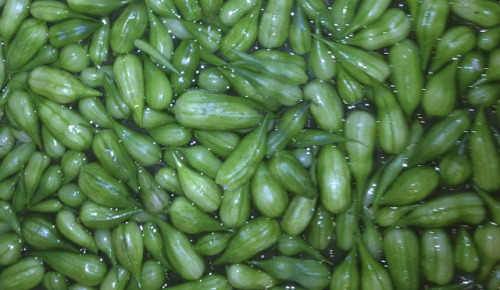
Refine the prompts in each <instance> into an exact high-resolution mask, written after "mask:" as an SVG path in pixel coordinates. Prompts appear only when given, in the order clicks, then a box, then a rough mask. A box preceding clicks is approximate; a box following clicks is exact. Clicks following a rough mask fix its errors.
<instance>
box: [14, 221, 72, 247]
mask: <svg viewBox="0 0 500 290" xmlns="http://www.w3.org/2000/svg"><path fill="white" fill-rule="evenodd" d="M21 233H22V236H23V237H24V242H25V243H26V244H27V245H29V246H31V247H33V248H35V249H37V250H55V249H58V250H70V251H74V250H75V248H74V246H73V245H72V244H71V243H70V242H69V241H67V240H66V239H64V238H63V236H62V235H61V233H59V231H58V230H57V228H56V226H55V224H54V223H53V222H52V221H51V220H49V219H48V218H45V217H42V216H40V215H32V216H29V217H27V218H26V219H25V220H24V221H23V223H22V227H21Z"/></svg>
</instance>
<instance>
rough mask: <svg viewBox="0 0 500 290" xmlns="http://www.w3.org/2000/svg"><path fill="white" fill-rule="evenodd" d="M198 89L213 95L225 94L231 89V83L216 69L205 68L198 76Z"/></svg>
mask: <svg viewBox="0 0 500 290" xmlns="http://www.w3.org/2000/svg"><path fill="white" fill-rule="evenodd" d="M198 87H199V88H200V89H202V90H205V91H210V92H213V93H225V92H227V91H229V89H231V83H230V81H229V80H228V78H227V77H226V76H225V75H224V73H223V72H221V71H220V70H219V68H217V67H214V66H212V67H207V68H204V69H202V70H201V71H200V74H199V75H198Z"/></svg>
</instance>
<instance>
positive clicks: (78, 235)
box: [56, 209, 99, 254]
mask: <svg viewBox="0 0 500 290" xmlns="http://www.w3.org/2000/svg"><path fill="white" fill-rule="evenodd" d="M76 219H77V216H76V215H75V214H74V213H73V212H72V211H70V210H66V209H65V210H61V211H59V212H58V213H57V215H56V226H57V228H58V229H59V231H60V232H61V234H62V235H63V236H64V237H66V238H67V239H68V240H70V241H72V242H73V243H75V244H77V245H80V246H82V247H84V248H87V249H89V250H91V251H92V252H94V253H95V254H97V252H98V251H99V250H98V249H97V246H96V244H95V241H94V237H93V236H92V234H91V233H90V232H89V231H88V230H87V229H86V228H85V227H84V226H83V225H81V224H80V223H78V222H77V220H76Z"/></svg>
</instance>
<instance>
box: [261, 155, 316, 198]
mask: <svg viewBox="0 0 500 290" xmlns="http://www.w3.org/2000/svg"><path fill="white" fill-rule="evenodd" d="M269 171H270V172H271V175H272V176H273V177H274V178H275V179H276V181H277V182H278V183H279V184H280V185H281V186H282V187H283V188H285V189H286V190H287V191H289V192H292V193H294V194H296V195H299V196H303V197H306V198H314V197H316V195H317V194H318V192H317V190H316V187H315V186H314V184H313V182H312V179H311V176H310V175H309V173H308V172H307V170H306V169H305V168H304V167H303V166H302V164H301V163H300V162H299V160H297V158H295V157H294V156H293V154H292V153H291V152H289V151H285V150H282V151H278V152H276V153H275V154H274V156H273V158H271V160H270V161H269Z"/></svg>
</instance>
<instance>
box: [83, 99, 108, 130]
mask: <svg viewBox="0 0 500 290" xmlns="http://www.w3.org/2000/svg"><path fill="white" fill-rule="evenodd" d="M78 109H79V110H80V112H81V114H82V115H83V117H85V118H86V119H87V120H89V122H90V123H91V124H94V125H95V126H98V127H102V128H113V118H112V117H111V115H109V113H108V112H107V111H106V107H105V106H104V104H103V103H102V101H101V99H98V98H95V97H90V98H84V99H82V100H80V101H79V102H78Z"/></svg>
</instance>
